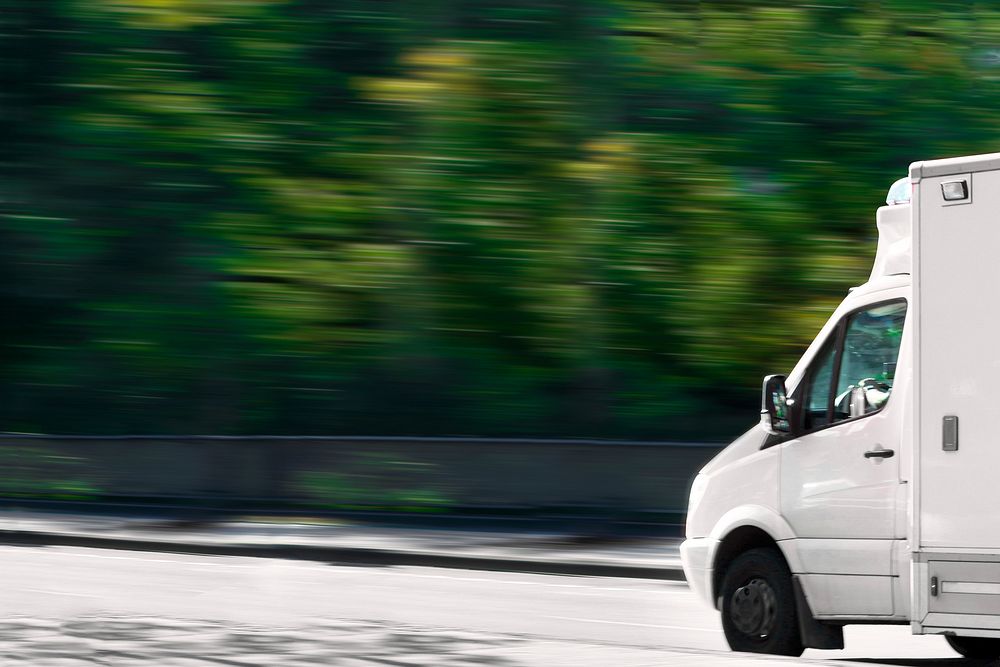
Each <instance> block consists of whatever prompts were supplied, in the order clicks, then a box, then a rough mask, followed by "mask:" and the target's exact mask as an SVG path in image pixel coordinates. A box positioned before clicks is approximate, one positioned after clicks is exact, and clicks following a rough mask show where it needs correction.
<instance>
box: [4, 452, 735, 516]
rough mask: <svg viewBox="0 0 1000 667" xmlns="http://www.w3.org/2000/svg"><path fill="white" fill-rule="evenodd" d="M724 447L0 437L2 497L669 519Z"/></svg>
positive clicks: (247, 508)
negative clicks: (703, 468)
mask: <svg viewBox="0 0 1000 667" xmlns="http://www.w3.org/2000/svg"><path fill="white" fill-rule="evenodd" d="M721 447H722V445H719V444H715V443H681V442H627V441H626V442H622V441H603V440H522V439H516V440H514V439H486V438H388V437H271V436H252V437H225V436H183V437H174V436H117V437H90V436H47V435H17V434H0V499H5V500H8V501H17V500H20V501H48V502H53V501H56V502H60V501H61V502H75V503H81V502H87V503H101V504H119V505H124V504H130V505H141V506H149V507H153V506H161V507H162V506H174V507H177V506H181V507H192V508H215V509H219V510H239V511H243V512H271V513H285V512H290V511H298V510H309V511H313V512H333V513H337V512H358V511H362V512H413V513H423V514H426V515H432V514H443V515H456V514H463V515H469V514H472V515H477V516H484V515H496V516H531V517H560V516H562V517H573V516H575V517H595V516H596V517H603V518H604V519H606V520H608V521H611V522H618V521H635V520H646V521H652V522H657V521H660V522H663V521H666V522H675V523H676V522H677V521H678V520H680V519H682V518H683V512H684V507H685V505H686V501H687V493H688V489H689V488H690V481H691V478H692V477H693V476H694V474H695V473H696V472H697V470H698V469H699V468H700V467H701V466H702V465H704V464H705V462H707V461H708V460H709V459H710V458H711V457H712V456H714V455H715V454H716V453H717V452H718V451H719V449H720V448H721Z"/></svg>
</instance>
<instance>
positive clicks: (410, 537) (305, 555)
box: [0, 509, 683, 580]
mask: <svg viewBox="0 0 1000 667" xmlns="http://www.w3.org/2000/svg"><path fill="white" fill-rule="evenodd" d="M0 540H2V541H5V542H8V543H28V544H63V545H75V546H88V547H101V548H117V549H132V550H146V551H169V552H180V553H200V554H215V555H239V556H257V557H286V558H298V559H309V560H333V561H347V562H362V563H381V564H410V565H430V566H441V567H462V568H467V569H488V570H505V571H520V572H545V573H552V574H585V575H594V576H626V577H638V578H650V579H668V580H679V579H682V578H683V573H682V572H681V567H680V558H679V554H678V546H679V544H680V541H681V540H680V539H679V538H603V539H594V538H588V537H585V536H578V535H573V534H567V533H551V532H550V533H541V532H529V531H522V532H510V531H504V532H498V531H476V530H440V529H438V530H432V529H426V528H404V527H386V526H378V525H371V524H364V523H359V522H350V521H335V520H319V519H309V520H306V519H302V520H298V521H296V520H294V519H284V520H275V519H266V518H259V519H257V520H252V519H243V520H232V521H219V522H212V523H204V524H193V523H191V522H178V521H175V520H169V519H162V518H137V517H134V516H96V515H84V514H76V515H74V514H55V513H49V512H38V511H25V510H12V509H7V510H3V511H0Z"/></svg>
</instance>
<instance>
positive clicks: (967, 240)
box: [910, 153, 1000, 636]
mask: <svg viewBox="0 0 1000 667" xmlns="http://www.w3.org/2000/svg"><path fill="white" fill-rule="evenodd" d="M910 178H911V181H912V183H913V203H912V206H911V212H912V213H911V214H912V229H913V300H914V303H913V306H912V307H913V320H912V321H913V322H914V324H915V325H916V326H915V327H914V329H913V331H914V334H915V338H914V342H915V352H916V354H915V355H914V377H915V378H916V382H915V383H914V387H915V391H914V403H913V415H914V418H913V422H912V425H913V429H914V430H913V446H914V452H915V455H914V456H913V458H912V461H913V465H914V469H913V471H912V477H911V478H910V479H911V480H912V485H911V494H912V498H911V500H912V502H911V505H910V507H911V510H912V511H911V531H910V540H911V545H910V546H911V551H912V552H913V557H914V567H913V588H912V592H913V599H912V603H913V609H912V612H913V614H912V616H911V618H912V619H913V623H914V626H915V627H914V629H915V630H916V631H922V632H943V631H950V632H955V631H957V632H958V634H963V635H981V636H1000V153H997V154H990V155H978V156H970V157H964V158H957V159H953V160H937V161H930V162H920V163H916V164H914V165H912V166H911V167H910Z"/></svg>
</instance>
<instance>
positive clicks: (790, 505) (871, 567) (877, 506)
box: [780, 296, 907, 616]
mask: <svg viewBox="0 0 1000 667" xmlns="http://www.w3.org/2000/svg"><path fill="white" fill-rule="evenodd" d="M906 311H907V302H906V301H905V299H903V298H901V296H897V298H889V299H887V300H883V301H879V302H878V303H873V304H869V305H865V306H863V307H859V308H857V309H855V310H852V311H850V312H848V313H846V314H844V315H843V316H842V317H841V319H840V321H839V323H838V325H837V326H836V327H835V328H834V329H833V331H832V333H831V334H830V336H829V337H828V339H827V341H826V342H825V343H824V345H823V347H822V348H820V351H819V353H818V354H817V355H816V357H815V358H814V359H813V361H812V363H811V364H810V367H809V368H808V369H807V371H806V373H805V375H804V376H803V379H802V380H801V382H800V383H799V385H798V386H797V387H796V389H795V391H794V392H793V398H794V399H795V400H796V401H798V404H799V406H800V407H799V409H798V410H797V414H798V419H799V420H800V423H799V430H798V432H797V433H798V437H796V438H795V439H792V440H789V441H787V442H785V443H783V444H782V445H780V447H781V489H780V504H781V512H782V514H783V516H784V517H785V519H786V520H787V521H788V522H789V524H790V525H791V527H792V528H793V529H794V532H795V534H796V537H797V539H796V547H797V550H798V553H799V555H800V558H801V562H802V564H803V569H804V571H803V572H801V573H798V574H800V575H802V580H803V585H804V587H805V589H806V592H807V594H808V595H809V598H810V600H809V602H810V605H811V606H812V609H813V612H814V613H815V614H817V615H818V616H837V615H853V616H859V615H860V616H868V615H873V616H891V615H892V614H893V613H894V609H893V604H892V599H893V595H892V575H893V574H894V573H893V567H892V551H893V543H894V540H895V539H897V538H899V537H902V536H901V535H898V534H897V532H899V529H897V521H896V516H895V513H896V504H897V496H898V493H899V485H900V479H899V460H900V456H899V444H900V424H901V417H902V412H903V411H904V409H905V405H906V401H904V400H903V397H902V396H900V395H899V393H900V390H901V389H904V387H902V386H900V384H899V383H897V381H896V380H897V378H896V368H897V365H898V364H899V355H900V348H901V344H902V341H903V327H904V321H905V319H906ZM904 352H905V351H904ZM901 379H902V378H901ZM894 392H896V393H895V395H894Z"/></svg>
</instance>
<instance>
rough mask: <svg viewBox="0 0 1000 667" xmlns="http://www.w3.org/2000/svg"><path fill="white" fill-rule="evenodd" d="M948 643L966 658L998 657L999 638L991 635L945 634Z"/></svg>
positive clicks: (999, 656) (984, 658) (999, 653)
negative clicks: (962, 635)
mask: <svg viewBox="0 0 1000 667" xmlns="http://www.w3.org/2000/svg"><path fill="white" fill-rule="evenodd" d="M944 638H945V639H947V640H948V645H949V646H951V647H952V648H953V649H955V650H956V651H958V652H959V653H960V654H961V655H962V656H964V657H966V658H974V659H976V660H992V659H993V658H1000V639H994V638H993V637H957V636H955V635H945V637H944Z"/></svg>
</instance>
